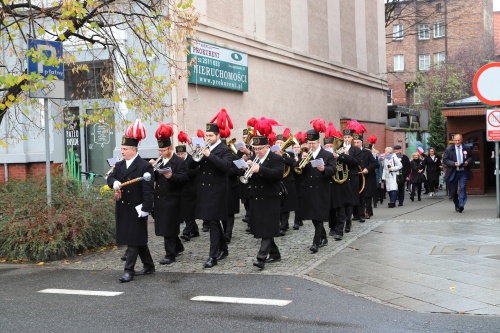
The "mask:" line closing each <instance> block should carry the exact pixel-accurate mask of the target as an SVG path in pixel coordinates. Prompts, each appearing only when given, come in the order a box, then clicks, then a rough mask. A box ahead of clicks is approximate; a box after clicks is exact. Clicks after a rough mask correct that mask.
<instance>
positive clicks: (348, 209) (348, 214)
mask: <svg viewBox="0 0 500 333" xmlns="http://www.w3.org/2000/svg"><path fill="white" fill-rule="evenodd" d="M352 209H353V207H352V206H345V219H346V221H351V220H352Z"/></svg>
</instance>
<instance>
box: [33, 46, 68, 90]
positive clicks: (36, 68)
mask: <svg viewBox="0 0 500 333" xmlns="http://www.w3.org/2000/svg"><path fill="white" fill-rule="evenodd" d="M32 48H33V49H35V51H37V52H43V53H44V54H45V55H46V56H47V57H48V58H50V57H54V56H55V57H56V58H57V59H62V57H63V44H62V43H61V42H53V41H47V40H39V39H28V50H30V49H32ZM33 72H36V73H38V74H40V75H42V76H43V77H44V78H47V77H48V76H49V75H53V76H55V77H57V78H58V79H59V80H64V64H62V62H61V64H60V65H59V66H45V64H44V62H43V60H39V61H36V60H35V61H33V57H31V56H29V57H28V73H33Z"/></svg>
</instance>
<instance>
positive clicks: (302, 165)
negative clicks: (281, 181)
mask: <svg viewBox="0 0 500 333" xmlns="http://www.w3.org/2000/svg"><path fill="white" fill-rule="evenodd" d="M306 151H307V156H306V157H305V158H303V159H302V160H301V161H300V163H299V165H298V166H296V167H295V168H294V169H293V171H295V173H297V174H299V175H300V174H302V172H303V171H304V168H305V167H306V165H307V163H309V161H310V160H311V158H312V156H313V151H312V149H308V148H302V152H303V153H305V152H306Z"/></svg>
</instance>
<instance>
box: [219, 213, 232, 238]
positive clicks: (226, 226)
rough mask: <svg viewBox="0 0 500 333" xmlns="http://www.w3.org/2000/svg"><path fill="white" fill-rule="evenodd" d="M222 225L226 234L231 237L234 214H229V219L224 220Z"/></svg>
mask: <svg viewBox="0 0 500 333" xmlns="http://www.w3.org/2000/svg"><path fill="white" fill-rule="evenodd" d="M222 227H223V228H224V235H226V236H227V237H229V238H231V237H233V227H234V214H230V215H228V216H227V220H223V221H222Z"/></svg>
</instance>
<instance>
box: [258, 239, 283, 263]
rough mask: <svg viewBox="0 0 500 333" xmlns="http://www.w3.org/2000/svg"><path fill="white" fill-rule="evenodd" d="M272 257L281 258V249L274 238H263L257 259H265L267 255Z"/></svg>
mask: <svg viewBox="0 0 500 333" xmlns="http://www.w3.org/2000/svg"><path fill="white" fill-rule="evenodd" d="M268 255H269V257H270V258H281V254H280V249H279V248H278V246H277V245H276V243H275V242H274V238H273V237H271V238H262V240H261V241H260V249H259V252H258V253H257V260H259V261H265V260H266V259H267V256H268Z"/></svg>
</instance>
